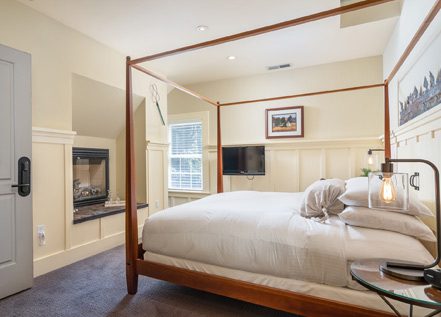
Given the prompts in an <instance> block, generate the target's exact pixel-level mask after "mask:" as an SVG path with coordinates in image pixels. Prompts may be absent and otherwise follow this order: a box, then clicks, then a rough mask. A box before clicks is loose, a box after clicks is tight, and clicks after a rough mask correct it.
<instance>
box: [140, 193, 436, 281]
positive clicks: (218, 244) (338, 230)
mask: <svg viewBox="0 0 441 317" xmlns="http://www.w3.org/2000/svg"><path fill="white" fill-rule="evenodd" d="M301 198H302V193H263V192H251V191H240V192H230V193H223V194H217V195H211V196H209V197H206V198H203V199H200V200H197V201H194V202H191V203H187V204H183V205H179V206H176V207H172V208H168V209H166V210H164V211H161V212H158V213H156V214H154V215H153V216H151V217H149V218H148V219H147V220H146V222H145V225H144V229H143V248H144V249H145V250H147V251H148V252H152V253H156V254H162V255H166V256H172V257H176V258H182V259H187V260H192V261H197V262H201V263H207V264H212V265H218V266H222V267H226V268H231V269H237V270H243V271H247V272H251V273H260V274H267V275H273V276H277V277H283V278H291V279H296V280H304V281H310V282H316V283H321V284H328V285H332V286H348V284H349V282H350V281H349V279H348V263H350V262H352V261H354V260H357V259H363V258H394V259H402V260H409V261H419V262H422V263H429V262H431V261H432V260H433V258H432V256H431V255H430V254H429V252H428V251H427V250H426V249H425V248H424V247H423V245H422V244H421V243H420V242H419V241H418V240H416V239H415V238H412V237H410V236H406V235H402V234H399V233H395V232H390V231H384V230H376V229H367V228H360V227H351V226H346V225H345V224H344V223H343V222H342V221H340V220H339V218H338V217H336V216H333V217H331V218H330V219H329V220H328V222H327V223H324V224H322V223H318V222H316V221H314V220H311V219H307V218H303V217H301V216H300V212H299V205H300V201H301Z"/></svg>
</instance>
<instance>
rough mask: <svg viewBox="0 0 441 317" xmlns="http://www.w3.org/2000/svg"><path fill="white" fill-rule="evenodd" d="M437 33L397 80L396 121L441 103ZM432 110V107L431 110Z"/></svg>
mask: <svg viewBox="0 0 441 317" xmlns="http://www.w3.org/2000/svg"><path fill="white" fill-rule="evenodd" d="M440 51H441V34H440V35H438V36H437V38H436V39H435V40H434V41H433V42H432V43H431V44H430V45H429V46H428V48H427V49H426V50H425V51H424V53H423V54H422V55H421V56H420V57H419V58H418V60H417V61H416V63H415V64H414V65H413V66H412V67H411V68H410V70H409V71H408V72H407V73H406V74H405V75H404V76H403V78H401V79H400V80H399V82H398V100H399V105H398V107H399V108H398V123H399V125H400V126H401V125H403V124H406V123H407V122H409V121H411V120H413V119H415V118H416V117H419V116H421V115H422V114H423V113H425V112H427V115H429V113H430V112H431V110H432V109H434V108H438V106H439V105H440V104H441V58H440V55H439V52H440ZM433 111H435V110H432V112H433Z"/></svg>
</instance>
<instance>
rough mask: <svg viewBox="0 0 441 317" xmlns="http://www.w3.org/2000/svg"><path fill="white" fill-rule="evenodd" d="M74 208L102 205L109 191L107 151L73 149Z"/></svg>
mask: <svg viewBox="0 0 441 317" xmlns="http://www.w3.org/2000/svg"><path fill="white" fill-rule="evenodd" d="M72 163H73V202H74V207H75V208H76V207H80V206H87V205H94V204H100V203H104V202H105V201H106V199H107V195H108V191H109V150H108V149H90V148H73V149H72Z"/></svg>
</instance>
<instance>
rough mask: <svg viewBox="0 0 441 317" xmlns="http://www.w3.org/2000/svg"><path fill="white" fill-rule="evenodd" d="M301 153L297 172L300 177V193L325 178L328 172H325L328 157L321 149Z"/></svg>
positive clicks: (306, 150)
mask: <svg viewBox="0 0 441 317" xmlns="http://www.w3.org/2000/svg"><path fill="white" fill-rule="evenodd" d="M299 151H300V153H299V157H300V164H299V169H298V170H297V171H296V172H297V175H299V185H300V186H299V191H303V190H304V189H305V188H306V187H308V186H309V185H310V184H311V183H313V182H315V181H316V180H318V179H320V178H322V177H325V173H326V171H325V170H324V168H325V165H324V164H323V161H324V160H325V159H326V156H325V154H324V151H323V150H321V149H312V150H309V149H302V150H299Z"/></svg>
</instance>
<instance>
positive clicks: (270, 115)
mask: <svg viewBox="0 0 441 317" xmlns="http://www.w3.org/2000/svg"><path fill="white" fill-rule="evenodd" d="M303 112H304V109H303V106H292V107H283V108H269V109H266V110H265V125H266V127H265V134H266V138H267V139H281V138H303V137H304V118H303V117H304V115H303Z"/></svg>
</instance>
